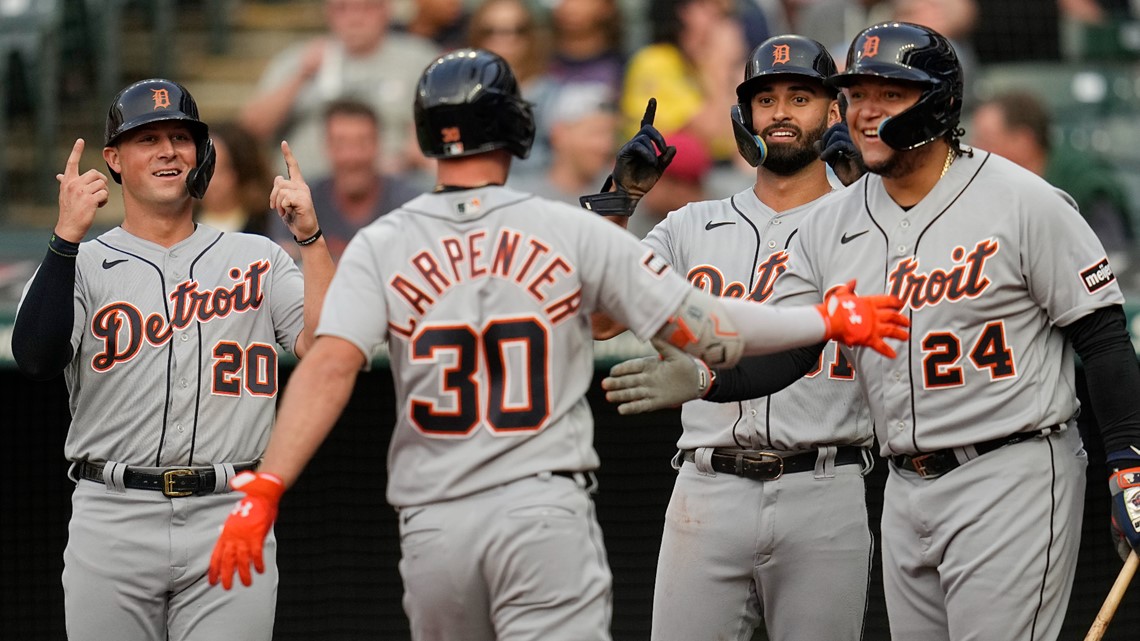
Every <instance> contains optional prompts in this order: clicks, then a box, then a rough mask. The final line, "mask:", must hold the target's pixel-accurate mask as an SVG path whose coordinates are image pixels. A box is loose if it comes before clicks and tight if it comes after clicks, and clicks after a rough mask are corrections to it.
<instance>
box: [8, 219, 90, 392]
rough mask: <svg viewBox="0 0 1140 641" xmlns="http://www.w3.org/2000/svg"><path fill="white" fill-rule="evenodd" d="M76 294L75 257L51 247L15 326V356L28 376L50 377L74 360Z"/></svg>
mask: <svg viewBox="0 0 1140 641" xmlns="http://www.w3.org/2000/svg"><path fill="white" fill-rule="evenodd" d="M56 242H57V241H53V243H56ZM74 294H75V257H74V256H68V255H66V254H65V253H57V251H56V250H54V249H48V253H47V256H46V257H44V262H43V263H41V264H40V268H39V270H38V271H37V272H36V275H35V277H34V278H33V279H32V284H31V287H30V288H29V289H28V293H27V295H26V296H24V302H23V303H22V304H21V305H20V310H19V311H18V312H17V314H16V323H15V326H14V327H13V328H12V356H13V358H15V360H16V365H18V366H19V368H20V371H21V372H23V373H24V374H25V375H27V376H28V377H29V378H32V379H35V380H40V381H42V380H47V379H49V378H51V377H53V376H55V375H56V374H59V373H60V372H62V371H63V368H64V367H66V366H67V364H68V363H70V362H71V357H72V356H73V355H74V351H73V350H72V348H71V330H72V324H73V321H74V319H75V308H74V303H73V302H72V298H73V296H74Z"/></svg>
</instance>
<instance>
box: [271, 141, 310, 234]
mask: <svg viewBox="0 0 1140 641" xmlns="http://www.w3.org/2000/svg"><path fill="white" fill-rule="evenodd" d="M281 155H282V156H284V158H285V167H286V168H287V169H288V174H289V175H288V177H286V176H277V177H275V178H274V179H273V191H272V192H270V194H269V207H270V208H272V209H276V210H277V215H279V216H281V220H282V221H284V222H285V225H286V226H287V227H288V228H289V231H290V233H292V234H293V236H294V237H295V238H300V239H305V238H310V237H312V236H313V234H316V233H317V230H318V229H320V225H319V224H318V222H317V211H316V207H314V206H313V195H312V194H311V193H310V192H309V185H308V184H307V183H306V182H305V177H304V176H302V175H301V166H300V165H298V164H297V159H296V158H295V157H294V156H293V150H291V149H290V148H289V143H287V142H285V141H281Z"/></svg>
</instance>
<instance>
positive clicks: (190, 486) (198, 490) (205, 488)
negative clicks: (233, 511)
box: [77, 461, 257, 497]
mask: <svg viewBox="0 0 1140 641" xmlns="http://www.w3.org/2000/svg"><path fill="white" fill-rule="evenodd" d="M77 467H78V468H79V478H82V479H87V480H88V481H95V482H96V483H103V482H104V481H103V464H102V463H91V462H89V461H80V462H79V465H78V466H77ZM254 469H257V464H256V463H245V464H242V465H235V466H234V472H247V471H250V470H254ZM216 483H217V479H216V478H215V475H214V468H212V467H172V468H168V469H165V470H162V471H161V472H141V471H139V470H137V469H132V468H130V467H127V469H126V470H125V471H124V472H123V486H124V487H128V488H130V489H132V490H155V491H158V492H162V493H163V494H165V495H166V496H170V497H179V496H192V495H194V494H212V493H213V492H214V488H215V485H216Z"/></svg>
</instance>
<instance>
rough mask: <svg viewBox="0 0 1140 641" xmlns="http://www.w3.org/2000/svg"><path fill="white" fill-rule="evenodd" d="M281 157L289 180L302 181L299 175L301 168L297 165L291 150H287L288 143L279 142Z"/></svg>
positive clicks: (302, 178) (285, 141)
mask: <svg viewBox="0 0 1140 641" xmlns="http://www.w3.org/2000/svg"><path fill="white" fill-rule="evenodd" d="M281 155H282V156H284V158H285V168H286V170H287V171H288V177H289V180H299V181H302V182H303V181H304V180H305V178H304V177H303V176H302V175H301V166H300V165H299V164H297V158H296V157H294V156H293V150H292V149H290V148H289V141H287V140H282V141H281Z"/></svg>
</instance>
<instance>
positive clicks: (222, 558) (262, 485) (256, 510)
mask: <svg viewBox="0 0 1140 641" xmlns="http://www.w3.org/2000/svg"><path fill="white" fill-rule="evenodd" d="M230 486H232V487H233V489H235V490H238V491H240V492H244V493H245V498H243V499H242V500H240V501H238V504H237V505H235V506H234V509H233V511H232V512H230V515H229V517H228V518H227V519H226V523H225V525H223V526H222V534H221V536H220V537H218V542H217V544H215V545H214V553H213V554H212V555H211V556H210V571H209V574H208V578H209V580H210V585H217V584H218V582H219V581H221V583H222V587H224V588H225V589H227V590H228V589H230V588H231V587H233V584H234V570H237V573H238V576H239V577H241V582H242V584H243V585H247V586H248V585H252V584H253V575H252V574H251V573H250V571H249V566H250V564H251V563H252V564H253V568H254V569H255V570H257V572H258V574H260V573H262V572H265V561H264V560H263V559H262V549H263V548H264V547H265V536H266V535H267V534H269V528H271V527H273V521H274V519H276V518H277V504H278V503H279V502H280V501H281V494H282V493H283V492H284V491H285V484H284V483H283V482H282V481H281V479H279V478H277V477H276V476H274V475H272V474H263V473H260V472H259V473H257V474H254V473H253V472H242V473H241V474H238V475H237V476H236V477H234V479H233V480H232V481H230Z"/></svg>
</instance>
